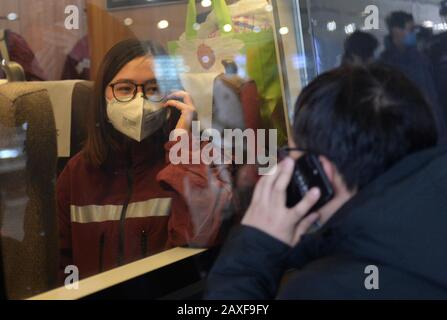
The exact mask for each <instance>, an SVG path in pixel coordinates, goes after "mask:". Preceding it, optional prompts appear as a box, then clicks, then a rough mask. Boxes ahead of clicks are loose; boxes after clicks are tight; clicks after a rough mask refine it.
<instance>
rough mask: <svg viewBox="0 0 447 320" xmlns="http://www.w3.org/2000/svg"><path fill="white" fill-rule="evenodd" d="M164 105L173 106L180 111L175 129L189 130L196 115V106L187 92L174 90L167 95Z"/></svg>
mask: <svg viewBox="0 0 447 320" xmlns="http://www.w3.org/2000/svg"><path fill="white" fill-rule="evenodd" d="M166 100H167V101H166V102H165V104H164V106H165V107H173V108H176V109H177V110H179V111H180V113H181V115H180V118H179V120H178V122H177V126H176V129H183V130H186V131H190V130H191V125H192V121H193V120H194V118H195V116H196V107H195V106H194V103H193V101H192V98H191V96H190V95H189V93H187V92H185V91H176V92H173V93H172V94H170V95H169V96H167V98H166Z"/></svg>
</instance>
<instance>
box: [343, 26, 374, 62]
mask: <svg viewBox="0 0 447 320" xmlns="http://www.w3.org/2000/svg"><path fill="white" fill-rule="evenodd" d="M344 47H345V52H344V54H343V63H350V62H355V61H359V62H362V63H366V62H368V60H369V59H371V58H373V57H374V52H375V51H376V49H377V48H378V47H379V41H378V40H377V38H376V37H375V36H373V35H372V34H370V33H367V32H363V31H355V32H354V33H353V34H351V35H350V36H349V37H347V38H346V40H345V44H344Z"/></svg>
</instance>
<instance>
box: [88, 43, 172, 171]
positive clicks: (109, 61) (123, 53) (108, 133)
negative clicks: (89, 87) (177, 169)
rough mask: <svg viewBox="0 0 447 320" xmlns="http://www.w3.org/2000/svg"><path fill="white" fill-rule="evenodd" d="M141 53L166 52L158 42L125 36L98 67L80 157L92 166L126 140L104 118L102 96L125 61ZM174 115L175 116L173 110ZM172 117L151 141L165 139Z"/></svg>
mask: <svg viewBox="0 0 447 320" xmlns="http://www.w3.org/2000/svg"><path fill="white" fill-rule="evenodd" d="M144 56H151V57H163V56H165V57H166V56H167V53H166V51H165V50H164V48H163V47H162V46H161V45H159V44H157V43H155V42H152V41H140V40H138V39H128V40H124V41H121V42H119V43H117V44H116V45H115V46H114V47H112V48H111V49H110V50H109V52H107V54H106V56H105V57H104V59H103V61H102V63H101V66H100V67H99V71H98V74H97V77H96V81H95V86H94V97H93V101H92V106H91V112H90V114H89V119H88V124H87V130H88V137H87V140H86V143H85V146H84V149H83V152H84V156H85V157H86V159H87V160H88V161H89V162H90V163H91V164H92V165H94V166H97V167H99V166H102V165H104V164H105V162H106V161H107V160H108V159H109V158H110V157H111V153H112V152H114V151H119V150H122V149H123V147H124V144H125V141H126V139H127V138H125V137H124V136H123V135H122V134H121V133H119V132H117V131H116V130H115V129H114V128H113V126H112V125H111V124H110V123H109V121H108V117H107V103H106V99H105V92H106V89H107V86H108V85H109V84H110V82H111V81H112V80H113V78H114V77H115V76H116V75H117V74H118V72H119V71H120V70H121V69H122V68H123V67H124V66H125V65H126V64H127V63H129V62H130V61H132V60H134V59H136V58H139V57H144ZM175 115H176V116H178V115H177V114H176V113H175ZM176 116H171V118H170V121H169V122H168V123H167V124H166V125H165V126H164V127H163V128H162V129H160V130H159V131H158V132H157V133H155V134H154V136H153V137H152V139H153V140H154V141H160V143H161V144H162V143H163V142H165V141H166V140H167V137H168V134H169V131H170V130H171V129H172V128H171V127H173V122H175V117H176Z"/></svg>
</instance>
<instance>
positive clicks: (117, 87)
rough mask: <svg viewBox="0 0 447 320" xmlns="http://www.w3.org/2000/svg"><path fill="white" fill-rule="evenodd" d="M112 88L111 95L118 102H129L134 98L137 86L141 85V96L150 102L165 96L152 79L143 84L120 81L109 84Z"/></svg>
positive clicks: (158, 100) (160, 99) (157, 100)
mask: <svg viewBox="0 0 447 320" xmlns="http://www.w3.org/2000/svg"><path fill="white" fill-rule="evenodd" d="M109 87H111V88H112V92H113V96H114V97H115V99H116V100H117V101H119V102H129V101H132V100H133V99H135V97H136V96H137V93H138V88H139V87H141V90H142V92H143V98H145V99H148V100H150V101H152V102H161V101H162V100H163V99H164V98H165V96H166V95H165V94H163V93H162V92H160V89H159V87H158V86H157V84H156V83H154V82H153V81H148V82H146V83H143V84H136V83H133V82H131V81H120V82H116V83H112V84H110V85H109Z"/></svg>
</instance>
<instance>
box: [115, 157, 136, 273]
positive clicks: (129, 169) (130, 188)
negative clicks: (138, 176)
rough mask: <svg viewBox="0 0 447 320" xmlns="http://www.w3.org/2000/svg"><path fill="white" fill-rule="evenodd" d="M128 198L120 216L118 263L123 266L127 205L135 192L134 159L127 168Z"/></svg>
mask: <svg viewBox="0 0 447 320" xmlns="http://www.w3.org/2000/svg"><path fill="white" fill-rule="evenodd" d="M126 176H127V198H126V201H125V202H124V205H123V209H122V210H121V216H120V238H119V248H118V265H119V266H121V265H123V263H124V247H125V238H126V214H127V207H128V206H129V202H130V199H131V198H132V192H133V175H132V161H129V163H128V166H127V169H126Z"/></svg>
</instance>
